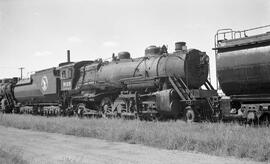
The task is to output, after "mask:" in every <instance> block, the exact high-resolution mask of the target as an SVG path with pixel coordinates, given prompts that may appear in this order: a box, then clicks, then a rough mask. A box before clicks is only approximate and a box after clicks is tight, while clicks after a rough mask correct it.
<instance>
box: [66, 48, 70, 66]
mask: <svg viewBox="0 0 270 164" xmlns="http://www.w3.org/2000/svg"><path fill="white" fill-rule="evenodd" d="M67 62H68V63H69V62H70V50H67Z"/></svg>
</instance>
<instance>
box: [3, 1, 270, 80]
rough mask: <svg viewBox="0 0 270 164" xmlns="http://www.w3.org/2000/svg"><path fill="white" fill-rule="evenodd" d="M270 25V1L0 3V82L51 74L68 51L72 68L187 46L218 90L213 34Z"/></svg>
mask: <svg viewBox="0 0 270 164" xmlns="http://www.w3.org/2000/svg"><path fill="white" fill-rule="evenodd" d="M268 24H270V1H269V0H256V1H255V0H200V1H199V0H132V1H131V0H0V78H6V77H15V76H20V70H19V69H18V68H19V67H24V68H25V69H24V70H23V76H24V77H29V75H30V74H31V73H32V72H34V71H38V70H42V69H46V68H50V67H56V66H57V65H58V64H59V63H61V62H65V61H66V50H68V49H69V50H71V60H72V61H80V60H95V59H97V58H103V59H108V58H110V57H111V56H112V53H118V52H120V51H129V52H130V53H131V56H132V57H133V58H135V57H141V56H143V55H144V49H145V48H146V47H147V46H149V45H157V46H162V45H163V44H165V45H167V46H168V48H169V51H171V52H172V51H173V50H174V43H175V42H178V41H185V42H186V43H187V47H188V48H196V49H199V50H201V51H205V52H206V53H207V54H208V55H209V56H210V69H211V72H210V73H211V80H212V81H211V82H212V83H213V84H215V83H216V80H215V53H214V51H213V50H212V48H213V47H214V35H215V33H216V31H217V30H218V29H221V28H232V29H235V30H243V29H248V28H252V27H257V26H263V25H268ZM268 30H269V31H270V29H268Z"/></svg>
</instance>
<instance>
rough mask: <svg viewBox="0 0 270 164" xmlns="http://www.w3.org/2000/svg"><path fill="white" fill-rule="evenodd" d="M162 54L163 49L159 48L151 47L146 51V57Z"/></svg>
mask: <svg viewBox="0 0 270 164" xmlns="http://www.w3.org/2000/svg"><path fill="white" fill-rule="evenodd" d="M160 54H161V48H160V47H157V46H153V45H152V46H149V47H147V48H146V49H145V56H149V55H160Z"/></svg>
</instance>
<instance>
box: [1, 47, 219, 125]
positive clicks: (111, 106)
mask: <svg viewBox="0 0 270 164" xmlns="http://www.w3.org/2000/svg"><path fill="white" fill-rule="evenodd" d="M175 46H176V47H175V52H173V53H168V52H167V48H166V47H165V46H162V47H156V46H149V47H148V48H146V50H145V56H143V57H140V58H131V55H130V53H128V52H120V53H118V56H115V55H113V57H112V61H102V60H101V59H99V60H95V61H80V62H70V60H68V61H67V62H65V63H61V64H59V66H58V67H53V68H49V69H46V70H41V71H37V72H36V73H34V74H33V75H31V77H30V78H29V79H26V80H21V81H19V82H18V83H17V84H14V85H13V87H14V88H13V90H14V94H13V99H14V108H13V111H17V112H21V113H25V112H26V113H35V114H43V115H55V114H64V115H67V114H72V113H75V114H78V115H81V116H104V117H107V116H114V117H117V116H120V117H131V118H133V117H140V118H149V119H152V118H184V119H186V120H188V121H195V120H201V119H203V120H205V119H213V116H214V114H215V113H216V111H217V104H216V102H217V101H216V100H217V92H216V91H215V90H214V89H213V87H212V86H211V84H210V83H209V82H208V80H207V77H208V67H209V58H208V56H207V55H206V53H205V52H201V51H199V50H196V49H189V50H188V49H187V48H186V43H185V42H178V43H176V44H175ZM68 59H69V51H68ZM203 85H204V88H205V89H202V88H201V87H202V86H203ZM2 99H5V100H6V98H5V97H4V96H3V98H2ZM4 106H5V105H3V107H2V110H3V108H5V107H4ZM5 111H6V110H5Z"/></svg>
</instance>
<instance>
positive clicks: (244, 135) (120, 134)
mask: <svg viewBox="0 0 270 164" xmlns="http://www.w3.org/2000/svg"><path fill="white" fill-rule="evenodd" d="M0 125H3V126H8V127H15V128H20V129H32V130H37V131H45V132H51V133H62V134H67V135H75V136H82V137H93V138H98V139H106V140H110V141H120V142H128V143H132V144H143V145H147V146H151V147H158V148H165V149H172V150H183V151H195V152H201V153H206V154H210V155H218V156H235V157H238V158H250V159H253V160H256V161H270V129H269V128H267V127H261V128H253V127H245V126H239V125H237V124H224V123H201V124H187V123H185V122H182V121H170V122H145V121H137V120H121V119H78V118H64V117H57V118H46V117H39V116H29V115H28V116H26V115H2V116H1V117H0Z"/></svg>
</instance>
